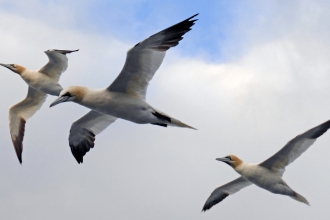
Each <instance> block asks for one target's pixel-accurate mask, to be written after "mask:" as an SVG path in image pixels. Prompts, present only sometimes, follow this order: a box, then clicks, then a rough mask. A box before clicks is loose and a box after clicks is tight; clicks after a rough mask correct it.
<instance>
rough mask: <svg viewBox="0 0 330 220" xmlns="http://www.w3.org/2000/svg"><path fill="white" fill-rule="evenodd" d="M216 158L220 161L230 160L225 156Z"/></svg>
mask: <svg viewBox="0 0 330 220" xmlns="http://www.w3.org/2000/svg"><path fill="white" fill-rule="evenodd" d="M216 160H218V161H221V162H230V161H231V160H230V159H228V158H226V157H221V158H216Z"/></svg>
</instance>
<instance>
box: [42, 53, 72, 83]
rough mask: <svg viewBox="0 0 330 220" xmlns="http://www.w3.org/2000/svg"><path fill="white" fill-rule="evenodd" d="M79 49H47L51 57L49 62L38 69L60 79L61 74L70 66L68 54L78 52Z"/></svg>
mask: <svg viewBox="0 0 330 220" xmlns="http://www.w3.org/2000/svg"><path fill="white" fill-rule="evenodd" d="M76 51H78V50H56V49H54V50H47V51H45V53H46V55H47V56H48V58H49V61H48V63H47V64H46V65H45V66H44V67H42V68H41V69H40V70H38V71H39V72H41V73H44V74H46V75H48V76H49V77H51V78H53V79H56V80H57V81H58V80H59V79H60V76H61V74H62V73H63V72H64V71H65V70H66V69H67V68H68V58H67V57H66V54H68V53H72V52H76Z"/></svg>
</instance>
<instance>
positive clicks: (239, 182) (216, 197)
mask: <svg viewBox="0 0 330 220" xmlns="http://www.w3.org/2000/svg"><path fill="white" fill-rule="evenodd" d="M251 184H252V183H251V182H249V181H248V180H246V179H244V178H243V177H239V178H237V179H235V180H233V181H231V182H229V183H227V184H225V185H222V186H219V187H218V188H216V189H215V190H214V191H213V192H212V193H211V195H210V197H209V198H208V199H207V200H206V202H205V205H204V207H203V209H202V211H204V212H205V211H206V210H208V209H210V208H212V206H214V205H216V204H218V203H219V202H221V201H222V200H224V199H225V198H226V197H227V196H229V195H232V194H234V193H236V192H238V191H240V190H241V189H243V188H245V187H247V186H249V185H251Z"/></svg>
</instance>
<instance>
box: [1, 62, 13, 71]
mask: <svg viewBox="0 0 330 220" xmlns="http://www.w3.org/2000/svg"><path fill="white" fill-rule="evenodd" d="M0 65H1V66H4V67H6V68H8V69H10V70H11V67H10V66H9V65H8V64H3V63H0Z"/></svg>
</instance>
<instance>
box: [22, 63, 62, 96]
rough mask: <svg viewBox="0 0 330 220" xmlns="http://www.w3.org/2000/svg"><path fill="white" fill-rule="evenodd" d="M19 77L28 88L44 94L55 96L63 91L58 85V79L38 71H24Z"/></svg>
mask: <svg viewBox="0 0 330 220" xmlns="http://www.w3.org/2000/svg"><path fill="white" fill-rule="evenodd" d="M20 76H21V77H22V79H23V80H24V81H25V82H26V83H27V84H28V85H29V86H31V87H32V88H34V89H35V90H37V91H41V92H44V93H46V94H50V95H54V96H57V95H59V94H60V92H61V91H62V89H63V88H62V87H61V85H60V84H59V83H58V79H54V78H51V77H49V76H48V75H46V74H44V73H40V72H38V71H33V70H28V69H25V70H24V71H23V72H22V73H21V74H20Z"/></svg>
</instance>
